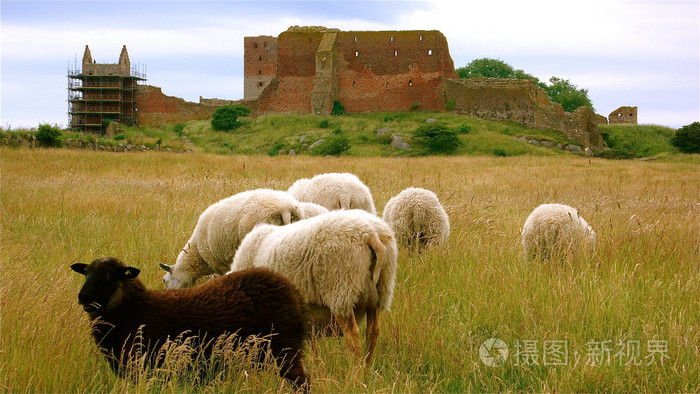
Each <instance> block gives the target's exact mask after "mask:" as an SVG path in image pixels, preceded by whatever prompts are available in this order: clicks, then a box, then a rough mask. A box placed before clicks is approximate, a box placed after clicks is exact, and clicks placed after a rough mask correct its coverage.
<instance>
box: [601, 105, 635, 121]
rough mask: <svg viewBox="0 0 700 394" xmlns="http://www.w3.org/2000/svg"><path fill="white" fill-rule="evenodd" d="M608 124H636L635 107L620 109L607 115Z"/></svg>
mask: <svg viewBox="0 0 700 394" xmlns="http://www.w3.org/2000/svg"><path fill="white" fill-rule="evenodd" d="M608 123H610V124H637V107H620V108H618V109H616V110H614V111H612V112H611V113H610V115H608Z"/></svg>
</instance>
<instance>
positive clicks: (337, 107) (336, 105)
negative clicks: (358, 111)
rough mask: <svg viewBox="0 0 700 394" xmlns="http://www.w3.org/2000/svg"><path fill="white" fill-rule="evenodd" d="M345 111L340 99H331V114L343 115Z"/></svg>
mask: <svg viewBox="0 0 700 394" xmlns="http://www.w3.org/2000/svg"><path fill="white" fill-rule="evenodd" d="M344 113H345V106H344V105H343V104H341V102H340V101H338V100H335V101H333V109H332V110H331V115H343V114H344Z"/></svg>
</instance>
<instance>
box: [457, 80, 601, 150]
mask: <svg viewBox="0 0 700 394" xmlns="http://www.w3.org/2000/svg"><path fill="white" fill-rule="evenodd" d="M444 89H445V97H446V99H448V100H452V101H454V103H455V107H454V111H455V112H456V113H460V114H464V115H469V116H475V117H479V118H482V119H489V120H498V121H504V120H509V121H513V122H516V123H520V124H522V125H524V126H527V127H532V128H541V129H549V130H557V131H561V132H562V133H564V134H565V135H566V136H567V137H568V138H570V139H571V140H573V141H576V142H577V143H579V144H582V145H583V146H585V147H590V146H596V147H599V148H600V147H603V146H604V142H603V139H602V136H601V134H600V131H599V130H598V126H597V122H598V117H597V115H596V114H595V113H594V112H593V111H592V110H591V109H589V108H588V107H581V108H579V109H577V110H576V111H574V112H566V111H564V108H563V107H562V106H561V104H559V103H553V102H552V101H551V100H550V99H549V97H548V96H547V94H546V92H545V91H544V90H543V89H542V88H540V87H539V86H536V85H535V84H533V83H532V81H530V80H516V79H492V78H472V79H451V80H448V81H446V83H445V85H444Z"/></svg>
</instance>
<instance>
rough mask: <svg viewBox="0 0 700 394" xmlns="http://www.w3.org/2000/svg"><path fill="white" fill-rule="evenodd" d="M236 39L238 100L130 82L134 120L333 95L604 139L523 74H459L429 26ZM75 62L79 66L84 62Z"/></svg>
mask: <svg viewBox="0 0 700 394" xmlns="http://www.w3.org/2000/svg"><path fill="white" fill-rule="evenodd" d="M243 44H244V95H243V99H242V100H236V101H230V100H219V99H204V98H201V97H200V100H199V103H192V102H187V101H185V100H183V99H181V98H177V97H171V96H166V95H164V94H163V93H162V91H161V89H160V88H158V87H154V86H144V85H139V86H135V89H136V94H135V96H134V100H133V103H134V105H135V108H138V121H139V122H140V124H144V125H153V126H160V125H164V124H172V123H179V122H186V121H188V120H194V119H207V118H209V117H211V115H212V114H213V112H214V111H215V110H216V109H217V108H219V107H220V106H222V105H227V104H241V105H244V106H246V107H248V108H250V109H251V111H252V113H253V115H261V114H267V113H285V114H319V115H329V114H330V113H331V110H332V108H333V103H334V102H335V101H339V102H340V103H341V104H342V105H343V106H344V108H345V112H349V113H352V112H374V111H408V110H411V109H416V108H418V109H424V110H432V111H447V110H449V111H452V112H455V113H459V114H464V115H468V116H474V117H479V118H483V119H489V120H499V121H503V120H508V121H513V122H517V123H520V124H522V125H524V126H526V127H531V128H541V129H551V130H558V131H561V132H562V133H563V134H565V135H566V136H567V137H568V138H570V139H571V140H573V141H576V142H577V143H579V144H581V145H583V146H585V147H590V146H596V147H603V146H604V145H605V143H604V141H603V139H602V136H601V133H600V132H599V130H598V124H599V123H601V118H602V119H604V117H602V116H600V115H596V114H595V113H594V112H593V111H592V110H591V109H589V108H587V107H581V108H579V109H577V110H576V111H574V112H566V111H564V109H563V107H562V106H561V105H560V104H558V103H553V102H552V101H551V100H550V99H549V97H548V96H547V94H546V92H545V91H544V90H543V89H542V88H540V87H539V86H537V85H536V84H535V83H533V81H530V80H513V79H490V78H475V79H460V78H459V77H458V75H457V73H456V72H455V68H454V63H453V61H452V58H451V57H450V53H449V49H448V45H447V39H446V38H445V36H444V35H443V34H442V33H440V32H439V31H437V30H412V31H340V30H338V29H328V28H325V27H298V26H292V27H290V28H289V29H288V30H286V31H284V32H282V33H281V34H280V35H279V36H277V37H274V36H257V37H245V38H244V40H243ZM86 50H87V48H86ZM125 51H126V48H124V50H123V52H125ZM83 63H84V67H85V65H87V66H88V70H89V69H90V65H89V62H88V63H85V62H83ZM101 73H104V72H103V71H101ZM83 74H85V73H83ZM129 90H131V89H129ZM124 97H128V96H127V95H125V96H124ZM127 107H128V106H127ZM633 108H635V115H636V107H633ZM611 115H612V114H611ZM127 119H128V117H127ZM635 122H636V117H635ZM611 123H613V122H612V121H611Z"/></svg>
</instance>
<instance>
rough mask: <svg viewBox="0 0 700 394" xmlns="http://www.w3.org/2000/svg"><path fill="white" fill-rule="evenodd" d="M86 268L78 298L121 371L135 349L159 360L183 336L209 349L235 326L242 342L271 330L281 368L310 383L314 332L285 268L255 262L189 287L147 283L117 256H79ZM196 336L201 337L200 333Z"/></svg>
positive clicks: (79, 269)
mask: <svg viewBox="0 0 700 394" xmlns="http://www.w3.org/2000/svg"><path fill="white" fill-rule="evenodd" d="M71 269H73V270H74V271H76V272H78V273H80V274H83V275H85V283H84V284H83V287H82V289H81V290H80V293H79V295H78V302H79V303H80V305H82V306H83V309H85V311H86V312H87V313H88V315H89V317H90V320H91V321H92V324H93V330H92V335H93V337H94V339H95V343H97V345H98V346H99V347H100V349H101V351H102V353H103V354H104V355H105V356H107V360H108V361H109V364H110V366H111V367H112V369H113V370H114V372H115V373H117V374H118V375H119V376H123V374H124V367H126V364H127V363H128V362H129V361H130V360H132V359H133V358H134V357H138V355H140V354H144V355H146V357H147V358H146V360H148V365H151V366H154V367H156V366H158V365H159V364H160V363H162V361H163V359H162V357H157V356H158V352H159V348H160V347H162V346H163V344H164V343H166V341H168V340H169V339H170V340H174V339H176V338H182V339H187V338H191V337H196V338H198V339H199V340H200V341H199V342H203V343H201V346H202V347H201V348H198V349H199V351H201V352H203V354H204V355H206V356H210V355H211V351H212V346H213V342H214V341H216V339H217V338H219V337H220V336H222V335H231V334H236V335H237V338H240V343H242V342H243V341H245V339H246V338H248V337H251V336H258V337H260V336H268V337H269V341H270V351H271V353H272V355H273V356H274V357H275V359H276V360H277V362H278V365H279V366H280V367H281V369H280V374H281V376H282V377H284V378H285V379H288V380H289V381H291V382H292V383H293V384H294V385H295V386H304V385H307V384H308V378H307V375H306V373H305V372H304V366H303V363H302V358H303V354H302V349H303V346H304V340H305V338H306V336H307V335H308V326H307V321H306V319H307V318H306V315H305V314H304V310H303V301H302V298H301V294H299V291H298V290H297V289H296V288H295V287H294V286H293V285H292V284H291V283H290V282H289V281H288V280H287V279H285V278H283V277H282V276H281V275H278V274H275V273H273V272H271V271H269V270H265V269H259V268H256V269H251V270H247V271H243V272H237V273H234V274H232V275H226V276H221V277H218V278H216V279H214V280H211V281H209V282H207V283H204V284H202V285H199V286H195V287H192V288H189V289H184V290H155V291H154V290H148V289H146V287H145V286H144V285H143V283H142V282H141V280H139V279H138V278H137V276H138V274H139V272H140V271H139V269H137V268H133V267H127V266H126V265H125V264H124V263H123V262H122V261H120V260H119V259H117V258H114V257H107V258H102V259H97V260H94V261H93V262H92V263H90V265H87V264H81V263H78V264H73V265H72V266H71ZM195 340H196V341H197V339H195Z"/></svg>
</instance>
